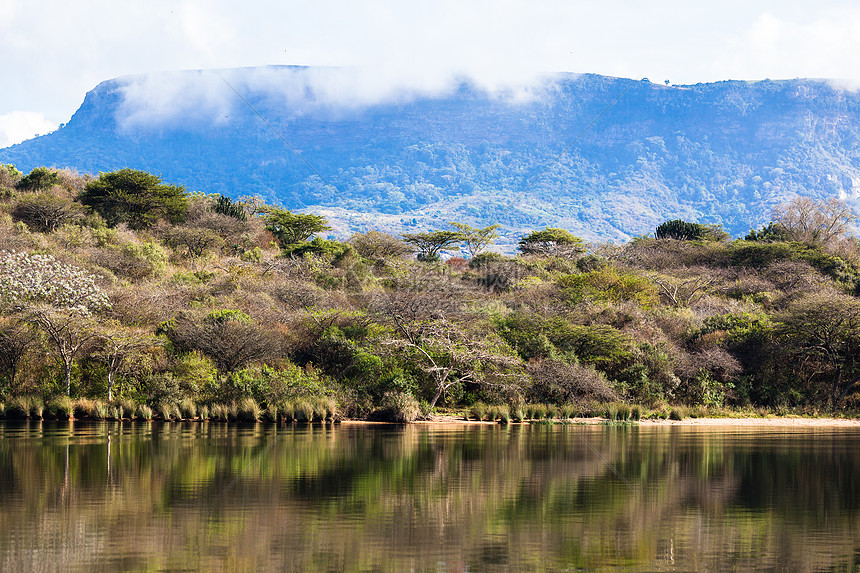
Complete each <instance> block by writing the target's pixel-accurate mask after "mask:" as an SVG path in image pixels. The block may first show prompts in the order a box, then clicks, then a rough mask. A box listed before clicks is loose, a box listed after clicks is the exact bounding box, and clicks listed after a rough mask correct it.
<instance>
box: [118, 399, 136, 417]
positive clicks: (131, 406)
mask: <svg viewBox="0 0 860 573" xmlns="http://www.w3.org/2000/svg"><path fill="white" fill-rule="evenodd" d="M119 405H120V407H121V408H122V411H123V414H124V415H125V416H128V418H129V419H131V420H133V419H134V417H135V413H136V412H137V404H136V403H135V401H134V400H132V399H130V398H123V399H122V400H120V401H119Z"/></svg>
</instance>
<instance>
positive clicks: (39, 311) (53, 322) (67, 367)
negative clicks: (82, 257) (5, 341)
mask: <svg viewBox="0 0 860 573" xmlns="http://www.w3.org/2000/svg"><path fill="white" fill-rule="evenodd" d="M109 305H110V303H109V300H108V297H107V295H106V294H105V293H104V292H103V291H102V290H101V289H100V288H99V287H98V285H97V284H96V281H95V277H94V276H93V275H91V274H89V273H87V272H86V271H84V270H83V269H80V268H78V267H76V266H74V265H68V264H65V263H62V262H60V261H58V260H57V259H55V258H54V257H52V256H51V255H40V254H28V253H16V252H0V309H2V310H3V312H4V313H6V312H9V313H14V314H18V315H20V316H22V317H23V318H24V319H25V320H27V321H29V322H31V323H33V324H35V325H37V326H38V327H39V328H40V329H42V331H43V332H44V333H45V335H46V336H47V337H48V340H49V341H50V345H49V348H50V350H51V353H52V354H53V356H54V358H55V359H56V360H57V362H58V363H59V364H60V366H62V367H63V371H64V373H65V378H66V394H67V395H68V394H70V392H71V377H72V364H73V362H74V360H75V358H77V357H78V355H79V354H80V353H81V352H82V351H83V350H84V349H85V348H86V347H87V346H88V345H90V344H91V343H92V342H93V340H95V338H96V331H95V329H94V328H93V327H94V324H95V319H94V318H93V316H92V313H93V312H94V311H98V310H100V309H105V308H108V307H109Z"/></svg>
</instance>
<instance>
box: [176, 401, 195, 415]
mask: <svg viewBox="0 0 860 573" xmlns="http://www.w3.org/2000/svg"><path fill="white" fill-rule="evenodd" d="M179 415H180V416H181V417H182V418H183V419H185V420H193V419H194V418H196V417H197V404H195V403H194V400H192V399H191V398H185V399H184V400H182V401H181V402H180V403H179Z"/></svg>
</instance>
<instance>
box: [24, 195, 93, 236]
mask: <svg viewBox="0 0 860 573" xmlns="http://www.w3.org/2000/svg"><path fill="white" fill-rule="evenodd" d="M11 215H12V218H13V219H14V220H15V221H23V222H24V223H26V224H27V227H29V228H30V230H32V231H38V232H40V233H51V232H53V231H56V230H57V229H59V228H60V227H62V226H63V225H65V224H67V223H73V222H76V221H78V220H79V219H80V218H81V216H82V215H83V207H81V205H79V204H78V203H75V202H74V201H72V200H71V199H67V198H65V197H58V196H56V195H53V194H51V193H39V194H38V195H33V196H26V197H22V198H21V199H19V200H18V201H16V202H15V205H14V206H13V207H12V211H11Z"/></svg>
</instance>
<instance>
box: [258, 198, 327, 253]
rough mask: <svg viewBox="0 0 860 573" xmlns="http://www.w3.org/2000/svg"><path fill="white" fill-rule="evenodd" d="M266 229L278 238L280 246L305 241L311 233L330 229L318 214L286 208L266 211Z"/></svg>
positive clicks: (314, 233) (284, 246)
mask: <svg viewBox="0 0 860 573" xmlns="http://www.w3.org/2000/svg"><path fill="white" fill-rule="evenodd" d="M266 229H268V230H269V231H271V233H272V234H273V235H274V236H275V238H276V239H277V240H278V244H279V245H280V246H281V248H282V249H283V248H286V247H289V246H290V245H295V244H298V243H301V242H302V241H307V240H308V239H309V238H311V237H312V236H313V235H316V234H317V233H321V232H323V231H329V230H331V227H329V226H328V225H326V220H325V218H324V217H322V216H320V215H314V214H310V213H308V214H301V213H293V212H292V211H288V210H287V209H278V208H270V209H268V211H267V213H266Z"/></svg>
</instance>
